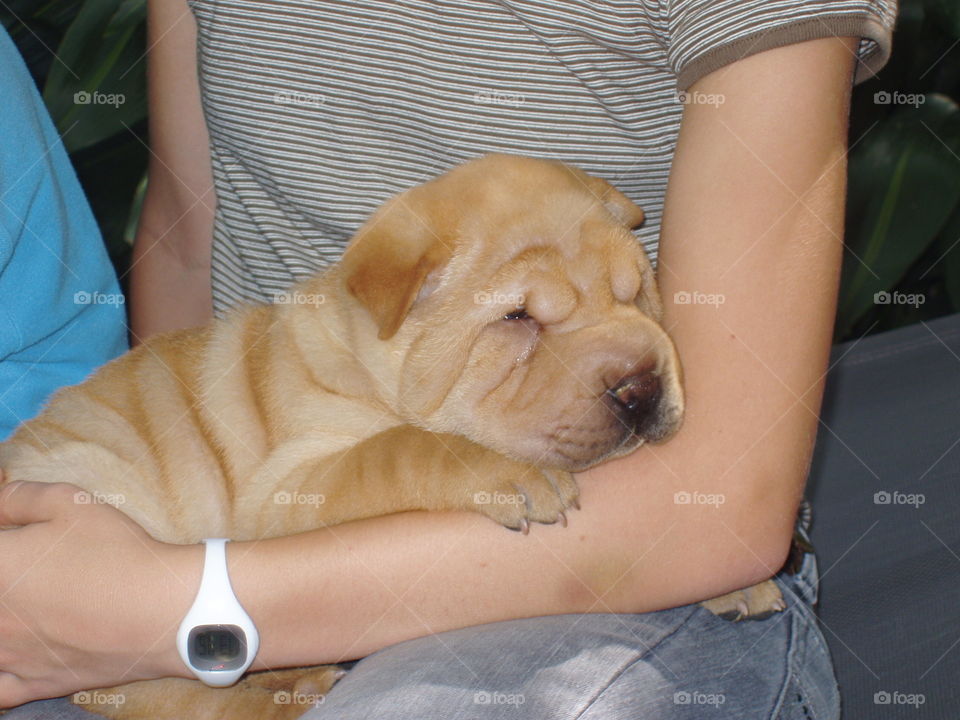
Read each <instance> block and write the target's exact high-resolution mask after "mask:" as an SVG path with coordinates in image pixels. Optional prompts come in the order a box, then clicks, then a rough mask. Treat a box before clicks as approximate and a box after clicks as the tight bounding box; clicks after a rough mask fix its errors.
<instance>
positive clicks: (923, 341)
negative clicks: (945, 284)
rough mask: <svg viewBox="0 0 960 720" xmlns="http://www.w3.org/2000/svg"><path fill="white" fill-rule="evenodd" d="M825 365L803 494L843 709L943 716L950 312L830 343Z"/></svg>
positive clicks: (853, 713) (958, 615)
mask: <svg viewBox="0 0 960 720" xmlns="http://www.w3.org/2000/svg"><path fill="white" fill-rule="evenodd" d="M834 363H835V365H834V366H833V368H832V370H831V371H830V374H829V377H828V382H827V391H826V395H825V399H824V409H823V413H822V423H821V426H820V431H819V436H818V440H817V448H816V451H815V456H814V463H813V467H812V471H811V477H810V488H809V490H808V497H809V498H810V499H811V501H812V504H813V508H814V513H813V532H812V539H813V543H814V546H815V547H816V549H817V555H818V558H819V562H820V571H821V587H820V615H821V618H822V621H823V625H824V633H825V635H826V637H827V640H828V642H829V643H830V647H831V651H832V653H833V658H834V662H835V664H836V668H837V676H838V679H839V682H840V687H841V693H842V695H843V698H844V717H845V718H846V719H847V720H857V719H858V718H871V719H872V718H884V719H885V720H886V719H888V718H890V719H894V718H901V717H902V718H912V719H915V718H918V717H923V718H950V719H951V720H952V719H953V718H956V717H958V715H957V713H958V709H957V708H958V707H960V682H958V678H960V622H958V620H960V518H958V514H960V513H958V508H960V502H958V500H960V482H958V481H960V315H953V316H950V317H946V318H941V319H939V320H936V321H933V322H929V323H921V324H919V325H913V326H910V327H907V328H903V329H900V330H896V331H892V332H888V333H883V334H879V335H874V336H870V337H867V338H865V339H863V340H861V341H859V342H850V343H845V344H843V345H838V346H837V347H835V348H834V351H833V354H832V363H831V364H834ZM878 493H879V494H878ZM878 693H879V695H878ZM916 695H921V696H922V700H923V701H924V702H923V705H921V706H920V707H919V711H918V708H917V707H916V706H915V705H914V704H911V703H915V702H919V701H920V699H921V698H918V697H911V696H916ZM885 701H889V702H885Z"/></svg>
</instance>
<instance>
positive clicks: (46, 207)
mask: <svg viewBox="0 0 960 720" xmlns="http://www.w3.org/2000/svg"><path fill="white" fill-rule="evenodd" d="M0 66H2V67H3V72H0V97H2V98H3V104H2V106H0V138H3V141H2V143H0V440H3V439H4V438H5V436H6V435H7V434H9V433H10V432H11V431H12V430H13V429H14V428H15V427H16V426H17V425H19V424H20V423H21V422H23V421H24V420H27V419H29V418H31V417H33V416H34V415H35V414H36V413H37V411H38V410H40V408H41V407H42V405H43V403H44V402H45V401H46V400H47V398H48V397H49V396H50V394H51V393H53V392H54V391H55V390H56V389H57V388H59V387H61V386H63V385H72V384H74V383H78V382H80V381H81V380H83V379H84V378H85V377H86V376H87V375H89V374H90V372H91V371H92V370H93V369H94V368H96V367H97V366H99V365H101V364H103V363H105V362H107V361H108V360H111V359H112V358H114V357H115V356H117V355H118V354H120V353H121V352H123V351H124V350H125V349H126V329H125V324H124V304H123V295H122V294H121V292H120V287H119V285H118V283H117V278H116V275H115V274H114V272H113V268H112V267H111V265H110V261H109V259H108V258H107V253H106V250H105V249H104V245H103V240H102V239H101V236H100V231H99V230H98V228H97V225H96V222H95V221H94V218H93V215H92V214H91V212H90V208H89V206H88V205H87V201H86V198H84V196H83V192H82V190H81V189H80V185H79V183H78V181H77V178H76V176H75V175H74V172H73V168H72V167H71V166H70V161H69V159H68V158H67V153H66V151H65V150H64V149H63V144H62V142H61V141H60V138H59V136H58V135H57V133H56V130H55V129H54V127H53V124H52V122H51V121H50V117H49V116H48V115H47V112H46V108H44V106H43V103H42V101H41V99H40V96H39V94H38V93H37V90H36V87H35V86H34V84H33V81H32V80H31V78H30V75H29V74H28V72H27V69H26V67H25V66H24V65H23V61H22V60H21V58H20V56H19V53H18V52H17V50H16V48H15V47H14V45H13V43H12V42H11V40H10V38H9V36H8V35H7V34H6V32H5V31H4V30H3V28H2V27H0Z"/></svg>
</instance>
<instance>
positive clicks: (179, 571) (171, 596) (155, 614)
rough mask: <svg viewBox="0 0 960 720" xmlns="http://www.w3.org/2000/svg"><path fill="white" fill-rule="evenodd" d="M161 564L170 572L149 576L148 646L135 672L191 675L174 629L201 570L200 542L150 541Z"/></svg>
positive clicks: (193, 593) (191, 598) (190, 600)
mask: <svg viewBox="0 0 960 720" xmlns="http://www.w3.org/2000/svg"><path fill="white" fill-rule="evenodd" d="M150 549H151V551H152V553H153V554H154V555H155V556H156V557H157V559H158V560H159V562H160V564H161V565H162V566H163V567H164V568H166V570H167V571H168V572H169V574H167V573H162V574H160V576H157V577H153V578H151V584H152V585H153V587H154V589H155V592H154V595H153V599H152V600H148V601H147V602H146V603H145V605H146V606H147V612H146V613H145V615H146V617H145V618H144V619H145V621H147V622H148V623H149V625H150V626H152V628H153V632H152V633H151V637H148V638H146V642H148V643H150V642H152V644H151V645H150V646H149V648H147V650H146V652H145V653H144V655H143V658H142V660H140V661H139V662H138V665H139V670H140V671H139V672H138V673H137V674H138V675H144V676H145V677H150V678H154V677H185V678H192V677H193V675H192V674H191V672H190V670H189V669H188V668H187V666H186V665H184V663H183V660H182V659H181V658H180V653H179V652H177V629H178V628H179V627H180V623H181V621H182V620H183V618H184V617H185V616H186V614H187V611H188V610H189V609H190V606H191V605H192V604H193V601H194V598H195V597H196V595H197V590H198V589H199V588H200V578H201V576H202V574H203V556H204V547H203V545H202V544H200V543H198V544H194V545H174V544H170V543H161V542H156V541H154V542H153V547H151V548H150Z"/></svg>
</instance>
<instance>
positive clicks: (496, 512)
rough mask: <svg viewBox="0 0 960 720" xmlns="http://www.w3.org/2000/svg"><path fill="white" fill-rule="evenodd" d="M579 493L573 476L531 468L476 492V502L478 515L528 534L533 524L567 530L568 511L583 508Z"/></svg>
mask: <svg viewBox="0 0 960 720" xmlns="http://www.w3.org/2000/svg"><path fill="white" fill-rule="evenodd" d="M579 494H580V491H579V488H577V483H576V480H574V479H573V475H572V474H571V473H568V472H565V471H562V470H541V469H538V468H532V467H531V468H529V469H527V470H526V471H525V472H523V473H522V474H520V475H518V476H517V477H515V478H514V479H512V480H509V481H506V482H504V483H502V484H500V485H499V486H496V487H494V488H492V489H490V490H483V491H480V492H476V493H474V496H473V502H474V505H475V508H476V510H477V511H478V512H482V513H483V514H484V515H486V516H487V517H489V518H491V519H493V520H495V521H496V522H498V523H500V524H501V525H503V526H504V527H507V528H510V529H511V530H519V531H521V532H522V533H523V534H525V535H526V534H527V533H528V532H529V531H530V523H531V522H538V523H543V524H545V525H552V524H554V523H560V524H561V525H563V526H564V527H566V524H567V515H566V511H567V510H568V509H570V508H576V509H579V508H580V505H579V502H578V500H577V498H578V497H579Z"/></svg>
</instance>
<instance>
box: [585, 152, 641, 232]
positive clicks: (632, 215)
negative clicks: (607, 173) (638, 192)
mask: <svg viewBox="0 0 960 720" xmlns="http://www.w3.org/2000/svg"><path fill="white" fill-rule="evenodd" d="M566 167H567V169H569V170H570V171H571V172H572V173H573V174H574V175H576V176H577V177H578V178H579V180H580V182H582V183H583V184H584V185H586V186H587V191H588V192H590V193H591V194H593V196H594V197H596V199H597V200H599V201H600V202H601V203H603V206H604V207H605V208H606V209H607V210H608V211H609V212H610V214H611V215H613V216H614V217H615V218H616V219H617V220H619V221H620V222H622V223H623V224H624V225H625V226H626V227H628V228H630V229H631V230H633V229H634V228H638V227H640V225H642V224H643V210H641V209H640V206H639V205H637V204H636V203H635V202H634V201H633V200H631V199H630V198H628V197H627V196H626V195H624V194H623V193H622V192H620V191H619V190H617V189H616V188H615V187H614V186H613V185H611V184H610V183H608V182H607V181H606V180H603V179H602V178H598V177H594V176H593V175H588V174H587V173H585V172H583V170H580V169H579V168H575V167H571V166H569V165H567V166H566Z"/></svg>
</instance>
